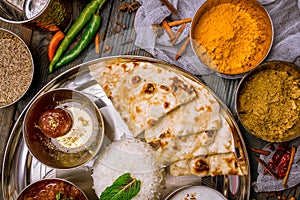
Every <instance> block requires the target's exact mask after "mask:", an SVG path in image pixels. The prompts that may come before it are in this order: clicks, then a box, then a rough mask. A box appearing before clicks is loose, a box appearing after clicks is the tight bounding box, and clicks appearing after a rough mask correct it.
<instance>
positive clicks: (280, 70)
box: [235, 61, 300, 142]
mask: <svg viewBox="0 0 300 200" xmlns="http://www.w3.org/2000/svg"><path fill="white" fill-rule="evenodd" d="M235 109H236V113H237V116H238V120H239V122H240V123H241V125H242V126H243V128H245V130H246V131H247V132H248V133H250V134H252V135H254V136H256V137H258V138H260V139H262V140H265V141H268V142H285V141H289V140H292V139H295V138H297V137H299V136H300V132H299V130H300V67H299V66H297V65H294V64H292V63H289V62H285V61H269V62H264V63H263V64H261V65H259V66H258V67H257V68H255V69H254V70H252V71H251V72H249V73H247V74H246V75H245V76H244V77H243V78H242V79H241V81H240V83H239V85H238V88H237V90H236V94H235Z"/></svg>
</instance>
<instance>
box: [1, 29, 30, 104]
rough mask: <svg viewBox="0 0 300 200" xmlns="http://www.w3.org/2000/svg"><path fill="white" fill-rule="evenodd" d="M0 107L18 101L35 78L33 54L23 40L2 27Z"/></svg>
mask: <svg viewBox="0 0 300 200" xmlns="http://www.w3.org/2000/svg"><path fill="white" fill-rule="evenodd" d="M0 49H1V51H0V107H4V106H7V105H10V104H12V103H14V102H15V101H17V100H18V99H19V98H21V96H23V94H24V93H25V92H26V91H27V89H28V88H29V86H30V84H31V81H32V78H33V62H32V58H31V54H30V52H29V50H28V49H27V47H26V46H25V44H24V43H23V41H21V40H20V39H19V38H18V37H16V36H15V35H13V34H11V33H10V32H7V31H4V30H3V29H0Z"/></svg>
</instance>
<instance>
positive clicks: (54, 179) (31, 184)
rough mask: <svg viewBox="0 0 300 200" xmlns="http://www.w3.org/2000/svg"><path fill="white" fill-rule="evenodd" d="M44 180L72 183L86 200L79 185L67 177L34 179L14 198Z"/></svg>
mask: <svg viewBox="0 0 300 200" xmlns="http://www.w3.org/2000/svg"><path fill="white" fill-rule="evenodd" d="M45 181H49V182H53V181H62V182H64V183H67V184H69V185H72V186H74V187H76V188H77V189H78V190H79V191H80V192H81V193H82V194H83V196H84V197H85V199H86V200H88V198H87V195H86V194H85V192H84V191H83V190H82V189H81V188H80V187H79V186H77V185H76V184H75V183H73V182H71V181H69V180H67V179H63V178H44V179H40V180H37V181H34V182H32V183H30V184H28V185H27V186H25V187H24V188H23V189H22V190H21V191H20V193H19V194H18V195H17V198H16V200H18V199H19V198H20V197H21V196H22V195H23V193H24V192H26V191H27V190H30V189H32V188H34V186H35V185H37V184H40V183H43V182H45Z"/></svg>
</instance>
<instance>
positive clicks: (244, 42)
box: [190, 0, 273, 75]
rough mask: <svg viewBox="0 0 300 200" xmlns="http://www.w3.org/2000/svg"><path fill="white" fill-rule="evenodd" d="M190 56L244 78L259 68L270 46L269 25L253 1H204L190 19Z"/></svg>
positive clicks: (224, 72) (268, 20) (267, 15)
mask: <svg viewBox="0 0 300 200" xmlns="http://www.w3.org/2000/svg"><path fill="white" fill-rule="evenodd" d="M190 39H191V45H192V48H193V51H194V53H195V54H196V55H197V57H198V58H199V59H200V61H201V62H202V63H204V64H205V65H206V66H207V67H208V68H210V69H212V70H214V71H216V72H218V73H220V74H225V75H238V74H244V73H246V72H248V71H250V70H252V69H254V68H255V67H256V66H257V65H259V64H260V63H261V62H262V61H263V60H264V59H265V58H266V56H267V55H268V53H269V51H270V49H271V46H272V43H273V24H272V21H271V18H270V16H269V14H268V13H267V11H266V10H265V8H264V7H263V6H262V5H261V4H260V3H259V2H258V1H256V0H248V1H238V0H208V1H206V2H205V3H204V4H202V6H201V7H200V8H199V9H198V10H197V12H196V14H195V15H194V17H193V21H192V24H191V33H190Z"/></svg>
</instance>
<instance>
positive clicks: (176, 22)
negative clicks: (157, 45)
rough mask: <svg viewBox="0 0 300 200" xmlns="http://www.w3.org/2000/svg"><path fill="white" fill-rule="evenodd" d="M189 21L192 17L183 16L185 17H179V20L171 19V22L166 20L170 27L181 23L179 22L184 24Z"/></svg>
mask: <svg viewBox="0 0 300 200" xmlns="http://www.w3.org/2000/svg"><path fill="white" fill-rule="evenodd" d="M191 21H192V18H185V19H180V20H177V21H173V22H168V25H169V26H170V27H172V26H178V25H181V24H184V23H189V22H191Z"/></svg>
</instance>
